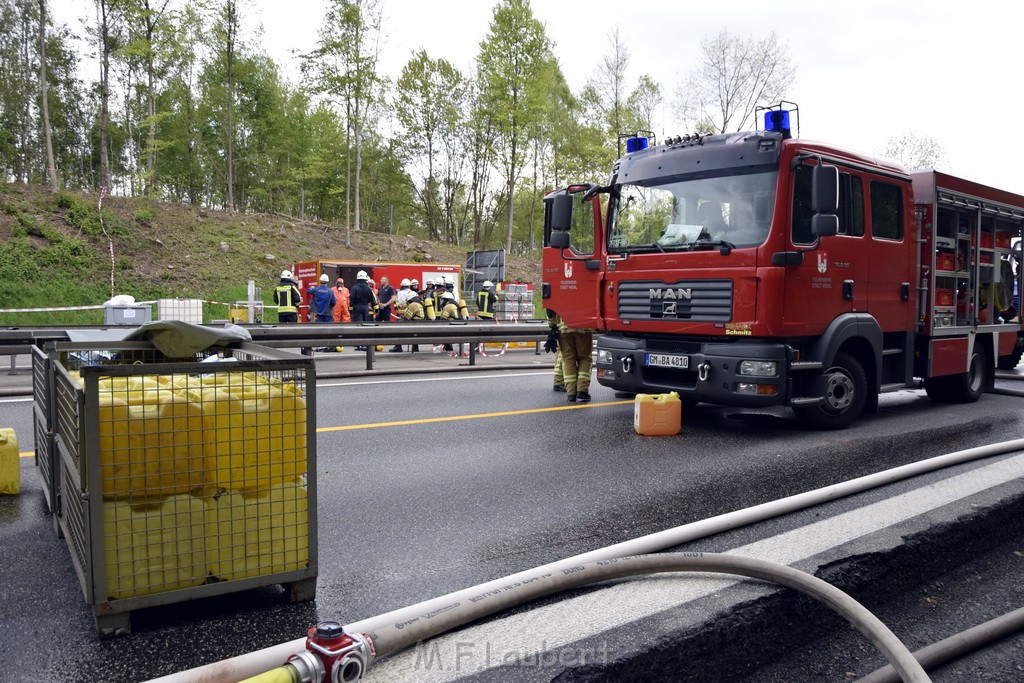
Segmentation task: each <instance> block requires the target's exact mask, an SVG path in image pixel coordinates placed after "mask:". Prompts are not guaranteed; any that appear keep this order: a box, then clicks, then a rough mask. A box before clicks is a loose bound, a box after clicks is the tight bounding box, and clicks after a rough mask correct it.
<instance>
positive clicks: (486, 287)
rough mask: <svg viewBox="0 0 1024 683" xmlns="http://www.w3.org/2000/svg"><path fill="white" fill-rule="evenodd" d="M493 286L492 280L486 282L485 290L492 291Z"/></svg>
mask: <svg viewBox="0 0 1024 683" xmlns="http://www.w3.org/2000/svg"><path fill="white" fill-rule="evenodd" d="M493 286H494V283H493V282H491V281H490V280H484V289H490V288H491V287H493Z"/></svg>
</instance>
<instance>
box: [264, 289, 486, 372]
mask: <svg viewBox="0 0 1024 683" xmlns="http://www.w3.org/2000/svg"><path fill="white" fill-rule="evenodd" d="M329 281H330V278H329V277H328V275H327V274H326V273H324V274H323V275H321V276H320V284H319V285H318V286H314V287H310V288H309V289H308V290H307V293H308V294H309V317H310V321H311V322H318V323H329V322H338V323H346V322H370V321H374V320H376V321H378V322H391V320H392V310H394V314H395V316H396V317H397V318H398V319H399V320H406V321H415V320H468V319H469V310H468V309H467V307H466V302H465V300H463V299H456V295H455V280H454V278H452V276H450V275H442V276H439V277H438V278H437V279H436V280H427V282H426V286H425V287H424V288H423V289H421V288H420V282H419V280H416V279H411V280H410V279H408V278H405V279H403V280H402V281H401V283H400V285H399V289H398V290H397V291H396V290H395V289H394V288H393V287H392V286H391V284H390V283H389V282H388V278H387V277H386V276H385V277H382V278H381V282H380V287H379V288H378V287H377V283H376V282H374V281H373V280H372V279H371V278H370V276H369V275H368V274H367V272H366V271H365V270H360V271H359V272H358V273H357V274H356V283H355V284H354V285H353V286H352V288H351V289H348V288H346V287H345V280H344V279H343V278H340V277H339V278H338V279H337V280H336V281H335V284H334V287H330V286H328V284H327V283H328V282H329ZM496 302H497V297H496V295H495V293H494V284H493V283H492V282H491V281H490V280H487V281H485V282H484V283H483V286H482V289H481V291H480V292H479V293H478V295H477V312H476V315H477V319H479V320H487V321H493V320H494V310H495V303H496ZM274 304H275V305H276V306H277V310H278V320H279V322H282V323H294V322H298V311H299V307H300V306H301V304H302V296H301V294H300V292H299V288H298V285H297V284H296V282H295V276H294V274H293V273H292V272H291V271H290V270H284V271H282V272H281V280H280V282H279V283H278V284H277V287H275V288H274ZM444 349H445V350H446V351H452V350H453V349H452V347H451V345H450V344H445V345H444ZM357 350H362V349H360V348H359V347H357ZM401 350H402V348H401V346H398V345H396V346H394V347H393V348H391V349H390V351H392V352H396V353H397V352H400V351H401ZM412 350H413V351H418V350H419V347H418V345H413V347H412Z"/></svg>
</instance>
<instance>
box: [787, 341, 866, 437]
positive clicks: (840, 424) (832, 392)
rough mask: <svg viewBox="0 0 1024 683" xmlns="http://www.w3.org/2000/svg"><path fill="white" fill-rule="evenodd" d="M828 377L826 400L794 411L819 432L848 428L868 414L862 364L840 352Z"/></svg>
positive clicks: (826, 374)
mask: <svg viewBox="0 0 1024 683" xmlns="http://www.w3.org/2000/svg"><path fill="white" fill-rule="evenodd" d="M822 374H823V375H824V378H825V401H824V402H823V403H820V404H818V405H816V406H797V407H794V408H793V412H794V413H796V416H797V418H798V419H800V420H801V421H802V422H804V423H805V424H807V425H809V426H811V427H814V428H815V429H845V428H846V427H849V426H850V425H851V424H852V423H853V421H854V420H856V419H857V418H858V417H860V415H861V413H863V412H864V403H865V401H866V399H867V392H868V380H867V374H866V373H865V372H864V368H863V366H861V364H860V361H858V360H857V359H856V358H854V357H853V356H851V355H850V354H848V353H837V354H836V357H835V360H833V361H832V365H831V367H829V368H828V369H827V370H825V372H824V373H822Z"/></svg>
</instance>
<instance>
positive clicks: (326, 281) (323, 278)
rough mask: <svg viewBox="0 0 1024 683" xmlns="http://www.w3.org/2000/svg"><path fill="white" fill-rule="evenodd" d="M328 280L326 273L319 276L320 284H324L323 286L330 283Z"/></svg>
mask: <svg viewBox="0 0 1024 683" xmlns="http://www.w3.org/2000/svg"><path fill="white" fill-rule="evenodd" d="M330 279H331V278H329V277H327V273H324V274H323V275H321V276H320V282H322V283H324V284H325V285H326V284H327V283H328V282H329V281H330Z"/></svg>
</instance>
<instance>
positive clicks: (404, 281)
mask: <svg viewBox="0 0 1024 683" xmlns="http://www.w3.org/2000/svg"><path fill="white" fill-rule="evenodd" d="M410 285H412V282H410V281H409V278H402V283H401V286H402V287H409V286H410Z"/></svg>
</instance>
